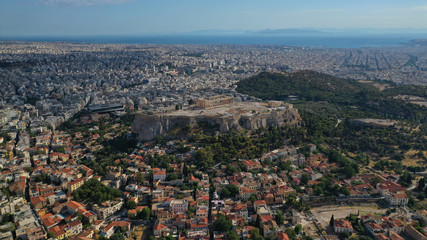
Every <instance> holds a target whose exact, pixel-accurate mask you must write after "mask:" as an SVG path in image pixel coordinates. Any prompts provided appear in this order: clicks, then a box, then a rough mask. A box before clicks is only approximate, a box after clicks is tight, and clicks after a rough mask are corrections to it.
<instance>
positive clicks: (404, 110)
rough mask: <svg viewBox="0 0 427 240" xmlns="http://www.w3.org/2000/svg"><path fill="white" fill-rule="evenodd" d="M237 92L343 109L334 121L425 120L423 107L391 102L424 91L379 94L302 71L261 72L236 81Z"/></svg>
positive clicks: (394, 88)
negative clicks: (326, 104)
mask: <svg viewBox="0 0 427 240" xmlns="http://www.w3.org/2000/svg"><path fill="white" fill-rule="evenodd" d="M237 91H239V92H241V93H245V94H248V95H251V96H255V97H257V98H261V99H263V100H272V99H274V100H287V99H288V98H289V96H290V95H296V96H298V98H299V99H300V100H302V101H312V102H319V101H326V102H328V103H331V104H334V105H338V106H340V107H342V108H347V111H343V112H341V113H340V114H343V115H341V116H337V117H354V118H357V117H377V118H393V119H408V120H409V119H410V120H415V121H420V122H425V121H426V120H427V109H426V108H425V107H421V106H417V105H414V104H407V103H405V102H404V101H401V100H398V99H395V98H393V96H396V95H399V94H408V93H412V95H416V96H421V97H424V96H427V88H425V87H419V86H416V87H413V86H405V87H399V86H392V87H391V88H389V89H387V90H385V91H384V92H382V91H380V90H378V89H377V88H375V87H374V86H372V85H370V84H366V83H360V82H358V81H355V80H352V79H342V78H337V77H334V76H331V75H327V74H323V73H319V72H314V71H307V70H306V71H298V72H294V73H268V72H264V73H261V74H259V75H256V76H253V77H251V78H247V79H244V80H242V81H240V82H239V83H238V84H237ZM348 108H351V109H352V110H351V109H348ZM355 109H357V110H355ZM349 113H351V114H350V115H345V114H349Z"/></svg>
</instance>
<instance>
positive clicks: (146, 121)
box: [132, 102, 300, 141]
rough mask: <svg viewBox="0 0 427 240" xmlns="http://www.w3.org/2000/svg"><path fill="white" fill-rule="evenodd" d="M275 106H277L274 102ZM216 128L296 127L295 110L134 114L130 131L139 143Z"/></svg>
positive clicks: (237, 107)
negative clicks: (204, 126) (180, 131)
mask: <svg viewBox="0 0 427 240" xmlns="http://www.w3.org/2000/svg"><path fill="white" fill-rule="evenodd" d="M276 105H277V103H276ZM202 122H203V123H208V124H209V125H212V126H217V127H218V130H219V131H220V132H228V131H230V130H243V129H246V130H255V129H258V128H262V127H269V126H283V125H299V123H300V115H299V114H298V110H297V109H294V108H292V105H290V104H279V106H275V107H271V104H268V103H254V102H249V103H239V104H233V106H227V107H221V108H216V109H210V110H203V109H187V110H179V111H175V112H169V113H152V114H148V113H137V114H136V117H135V121H134V122H133V125H132V132H133V133H136V134H138V139H139V140H141V141H146V140H152V139H153V138H154V137H155V136H157V135H160V136H167V135H168V133H169V131H170V130H172V129H175V128H183V127H185V126H187V125H190V126H192V127H194V126H196V125H197V124H199V123H202Z"/></svg>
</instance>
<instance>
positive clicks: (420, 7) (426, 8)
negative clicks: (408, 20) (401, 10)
mask: <svg viewBox="0 0 427 240" xmlns="http://www.w3.org/2000/svg"><path fill="white" fill-rule="evenodd" d="M412 10H416V11H427V6H419V7H414V8H412Z"/></svg>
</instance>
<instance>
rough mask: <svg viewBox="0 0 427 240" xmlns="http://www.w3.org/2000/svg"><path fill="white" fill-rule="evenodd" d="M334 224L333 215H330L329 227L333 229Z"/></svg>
mask: <svg viewBox="0 0 427 240" xmlns="http://www.w3.org/2000/svg"><path fill="white" fill-rule="evenodd" d="M334 223H335V218H334V215H333V214H332V216H331V220H330V221H329V226H331V228H332V229H333V228H334Z"/></svg>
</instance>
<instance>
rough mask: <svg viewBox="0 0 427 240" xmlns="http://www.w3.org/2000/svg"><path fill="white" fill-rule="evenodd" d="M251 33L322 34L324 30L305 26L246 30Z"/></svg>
mask: <svg viewBox="0 0 427 240" xmlns="http://www.w3.org/2000/svg"><path fill="white" fill-rule="evenodd" d="M246 33H252V34H272V35H313V34H324V33H325V32H323V31H320V30H317V29H307V28H287V29H263V30H260V31H255V32H246Z"/></svg>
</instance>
